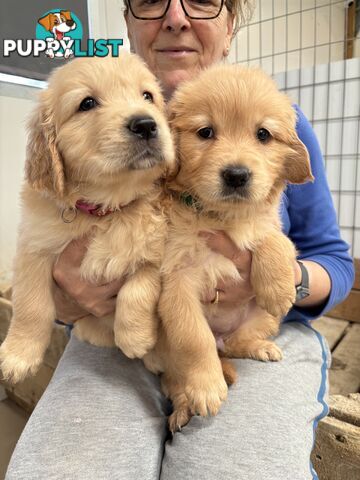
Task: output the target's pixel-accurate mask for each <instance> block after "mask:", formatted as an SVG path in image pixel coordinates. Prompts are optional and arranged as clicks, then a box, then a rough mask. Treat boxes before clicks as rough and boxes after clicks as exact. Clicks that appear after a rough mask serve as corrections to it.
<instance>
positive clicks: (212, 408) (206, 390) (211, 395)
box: [185, 370, 228, 417]
mask: <svg viewBox="0 0 360 480" xmlns="http://www.w3.org/2000/svg"><path fill="white" fill-rule="evenodd" d="M227 393H228V386H227V385H226V382H225V379H224V375H223V373H222V371H221V370H220V374H219V375H214V374H208V375H205V374H203V373H201V374H197V375H196V376H195V375H194V379H193V380H192V381H190V382H188V383H187V384H186V385H185V394H186V396H187V398H188V400H189V406H190V409H191V412H192V413H193V414H194V415H195V414H199V415H201V416H202V417H206V416H207V415H208V414H210V415H216V414H217V413H218V411H219V409H220V406H221V404H222V402H223V401H225V400H226V398H227Z"/></svg>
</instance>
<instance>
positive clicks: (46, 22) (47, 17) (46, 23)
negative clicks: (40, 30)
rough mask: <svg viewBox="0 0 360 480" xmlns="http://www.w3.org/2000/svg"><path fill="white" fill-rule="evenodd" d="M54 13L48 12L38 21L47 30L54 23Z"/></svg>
mask: <svg viewBox="0 0 360 480" xmlns="http://www.w3.org/2000/svg"><path fill="white" fill-rule="evenodd" d="M52 15H53V14H52V13H48V14H47V15H45V17H42V18H39V20H38V23H40V25H42V26H43V27H44V28H45V30H49V31H50V30H51V25H52Z"/></svg>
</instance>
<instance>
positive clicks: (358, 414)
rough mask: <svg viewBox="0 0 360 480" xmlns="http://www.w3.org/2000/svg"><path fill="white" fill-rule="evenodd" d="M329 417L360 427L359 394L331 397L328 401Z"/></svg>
mask: <svg viewBox="0 0 360 480" xmlns="http://www.w3.org/2000/svg"><path fill="white" fill-rule="evenodd" d="M329 406H330V413H329V415H330V416H331V417H334V418H337V419H338V420H341V421H343V422H346V423H351V425H355V426H356V427H360V393H350V394H349V395H347V396H346V397H344V396H343V395H332V396H331V397H330V399H329Z"/></svg>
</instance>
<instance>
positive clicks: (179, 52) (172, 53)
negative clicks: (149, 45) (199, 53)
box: [158, 48, 195, 58]
mask: <svg viewBox="0 0 360 480" xmlns="http://www.w3.org/2000/svg"><path fill="white" fill-rule="evenodd" d="M194 52H195V50H192V49H189V48H166V49H161V50H158V53H161V54H162V55H166V56H169V57H173V58H179V57H186V56H189V55H191V54H192V53H194Z"/></svg>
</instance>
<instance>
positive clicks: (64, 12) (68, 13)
mask: <svg viewBox="0 0 360 480" xmlns="http://www.w3.org/2000/svg"><path fill="white" fill-rule="evenodd" d="M60 15H64V17H65V18H66V20H72V18H71V12H70V10H61V12H60Z"/></svg>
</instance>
